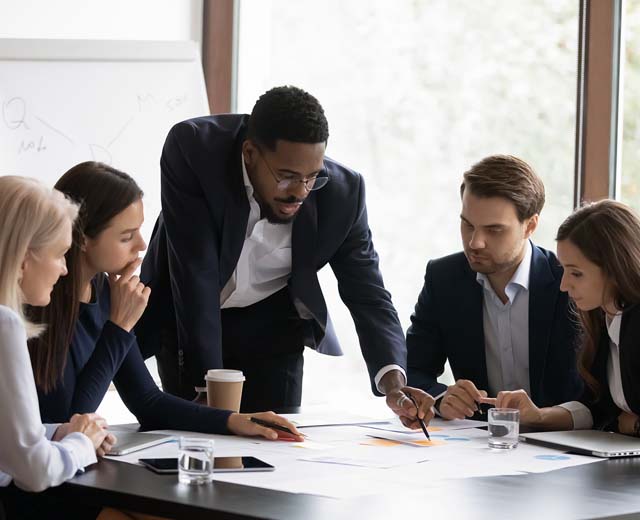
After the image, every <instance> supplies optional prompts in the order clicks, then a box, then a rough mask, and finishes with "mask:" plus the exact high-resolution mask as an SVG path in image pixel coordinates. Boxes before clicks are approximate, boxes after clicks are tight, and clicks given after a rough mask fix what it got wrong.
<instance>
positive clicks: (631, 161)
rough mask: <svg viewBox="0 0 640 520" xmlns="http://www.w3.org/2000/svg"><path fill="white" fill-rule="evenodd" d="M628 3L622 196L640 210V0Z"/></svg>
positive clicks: (623, 56) (625, 14) (623, 47)
mask: <svg viewBox="0 0 640 520" xmlns="http://www.w3.org/2000/svg"><path fill="white" fill-rule="evenodd" d="M623 6H624V13H623V16H624V21H623V25H624V40H623V43H622V52H621V62H622V66H623V68H622V70H623V71H624V87H623V95H622V107H623V131H622V160H621V168H622V171H621V172H620V173H621V177H620V184H619V188H620V190H619V193H618V198H620V199H621V200H622V201H623V202H626V203H627V204H630V205H632V206H634V207H635V208H636V210H640V119H639V118H640V1H638V0H628V1H627V2H625V3H624V4H623Z"/></svg>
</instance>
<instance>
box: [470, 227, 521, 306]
mask: <svg viewBox="0 0 640 520" xmlns="http://www.w3.org/2000/svg"><path fill="white" fill-rule="evenodd" d="M532 254H533V244H531V241H530V240H527V246H526V247H525V249H524V257H523V258H522V261H521V262H520V265H519V266H518V268H517V269H516V271H515V273H513V276H512V277H511V279H510V280H509V282H508V283H507V286H506V288H505V293H506V294H507V296H508V297H509V300H511V301H513V298H514V296H515V294H516V293H517V292H518V291H517V287H514V286H515V285H517V286H520V287H521V288H523V289H525V290H527V291H528V290H529V281H530V278H531V256H532ZM476 280H477V282H478V283H479V284H480V285H482V287H483V288H485V289H491V290H493V288H492V287H491V283H490V282H489V278H488V277H487V275H486V274H484V273H476Z"/></svg>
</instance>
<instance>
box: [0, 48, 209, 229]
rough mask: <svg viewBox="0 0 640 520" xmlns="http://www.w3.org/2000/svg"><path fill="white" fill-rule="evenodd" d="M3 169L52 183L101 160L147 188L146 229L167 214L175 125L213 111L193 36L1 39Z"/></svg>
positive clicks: (0, 159) (4, 172)
mask: <svg viewBox="0 0 640 520" xmlns="http://www.w3.org/2000/svg"><path fill="white" fill-rule="evenodd" d="M0 105H1V108H2V110H1V113H0V175H26V176H30V177H37V178H39V179H41V180H43V181H44V182H46V183H47V184H49V185H53V184H54V183H55V181H56V180H57V179H58V178H59V177H60V176H61V175H62V174H63V173H64V172H66V171H67V170H68V169H69V168H70V167H72V166H73V165H75V164H77V163H79V162H82V161H88V160H95V161H102V162H105V163H108V164H110V165H111V166H113V167H115V168H117V169H119V170H122V171H125V172H127V173H128V174H129V175H131V176H132V177H133V178H134V179H136V181H137V182H138V183H139V184H140V187H141V188H142V189H143V190H144V192H145V199H144V200H145V224H144V226H143V229H142V233H143V236H144V237H145V239H148V238H149V236H150V234H151V230H152V229H153V224H154V222H155V220H156V217H157V215H158V213H159V211H160V166H159V163H160V153H161V151H162V145H163V143H164V140H165V138H166V135H167V133H168V131H169V129H170V128H171V126H173V125H174V124H175V123H177V122H179V121H182V120H184V119H188V118H191V117H196V116H202V115H205V114H208V113H209V108H208V103H207V96H206V90H205V85H204V76H203V73H202V65H201V61H200V55H199V51H198V47H197V45H196V43H195V42H187V41H176V42H148V41H146V42H127V41H87V40H26V39H24V40H9V39H5V40H2V39H0Z"/></svg>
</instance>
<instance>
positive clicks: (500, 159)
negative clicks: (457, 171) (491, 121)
mask: <svg viewBox="0 0 640 520" xmlns="http://www.w3.org/2000/svg"><path fill="white" fill-rule="evenodd" d="M466 188H468V189H469V191H470V193H472V194H473V195H475V196H476V197H502V198H504V199H507V200H509V201H511V202H512V203H513V205H514V206H515V207H516V212H517V214H518V219H519V220H520V222H524V221H525V220H526V219H528V218H530V217H532V216H533V215H535V214H537V213H540V212H541V211H542V207H543V206H544V184H543V183H542V179H540V177H538V175H537V174H536V172H534V171H533V168H531V166H529V165H528V164H527V163H526V162H524V161H523V160H521V159H518V158H517V157H514V156H512V155H492V156H490V157H486V158H485V159H482V160H481V161H480V162H479V163H476V164H474V165H473V166H472V167H471V169H470V170H469V171H467V172H465V174H464V180H463V181H462V185H461V186H460V196H462V195H463V194H464V190H465V189H466Z"/></svg>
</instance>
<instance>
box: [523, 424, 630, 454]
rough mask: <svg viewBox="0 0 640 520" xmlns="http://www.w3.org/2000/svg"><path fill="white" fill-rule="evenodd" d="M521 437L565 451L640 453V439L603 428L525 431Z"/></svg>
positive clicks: (533, 442) (527, 440)
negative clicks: (606, 430) (603, 429)
mask: <svg viewBox="0 0 640 520" xmlns="http://www.w3.org/2000/svg"><path fill="white" fill-rule="evenodd" d="M520 439H521V440H523V441H525V442H530V443H532V444H540V445H543V446H548V447H551V448H557V449H561V450H564V451H571V452H574V453H581V454H584V455H593V456H595V457H605V458H613V457H636V456H638V455H640V439H638V438H636V437H630V436H628V435H621V434H619V433H613V432H603V431H601V430H573V431H565V432H537V433H523V434H521V435H520Z"/></svg>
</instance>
